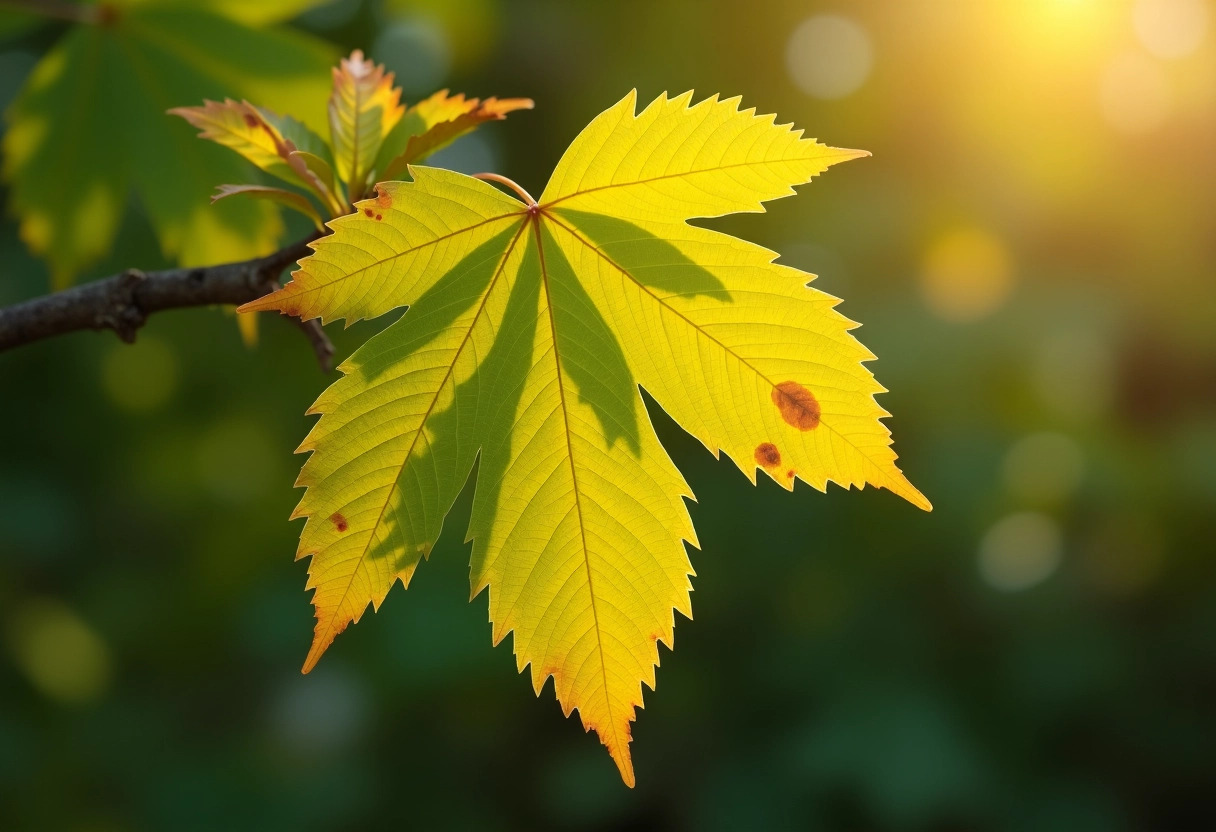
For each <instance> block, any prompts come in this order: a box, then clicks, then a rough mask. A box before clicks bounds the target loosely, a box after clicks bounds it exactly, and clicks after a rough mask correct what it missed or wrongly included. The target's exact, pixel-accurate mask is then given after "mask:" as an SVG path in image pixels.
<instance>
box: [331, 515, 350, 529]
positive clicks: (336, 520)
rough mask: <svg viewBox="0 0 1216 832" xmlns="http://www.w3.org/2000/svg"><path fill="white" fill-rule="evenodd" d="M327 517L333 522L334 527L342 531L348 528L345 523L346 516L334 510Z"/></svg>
mask: <svg viewBox="0 0 1216 832" xmlns="http://www.w3.org/2000/svg"><path fill="white" fill-rule="evenodd" d="M329 519H330V521H331V522H332V523H333V524H334V527H335V528H336V529H337V530H338V531H340V532H344V531H346V529H347V528H348V526H347V525H346V518H345V517H343V516H342V515H341V514H339V513H338V512H336V511H335V512H334V513H333V514H332V515H331V516H330V518H329Z"/></svg>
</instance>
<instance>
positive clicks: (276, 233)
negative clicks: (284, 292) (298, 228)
mask: <svg viewBox="0 0 1216 832" xmlns="http://www.w3.org/2000/svg"><path fill="white" fill-rule="evenodd" d="M307 5H312V4H310V3H306V2H302V1H301V0H283V1H282V2H272V3H266V4H248V3H245V4H240V3H234V2H231V0H212V2H205V3H185V2H181V0H123V2H116V3H115V2H110V3H103V4H99V5H97V6H81V7H80V8H82V9H85V10H86V11H82V12H81V14H82V15H84V16H86V17H87V18H89V19H86V20H85V21H84V22H81V23H79V24H77V25H73V26H71V27H69V29H68V30H67V31H66V32H64V33H63V35H62V37H60V38H59V39H58V40H57V42H56V43H55V45H54V46H53V47H52V48H51V49H50V50H49V51H48V52H47V54H46V55H45V56H43V57H42V58H41V60H40V61H39V62H38V64H37V65H36V66H35V68H34V69H33V70H32V72H31V73H30V76H29V79H28V80H27V81H26V83H25V86H24V88H23V89H22V91H21V94H20V96H19V97H18V98H17V100H16V101H15V102H14V103H13V105H12V106H11V107H10V108H9V110H8V111H7V114H6V115H7V128H8V129H7V131H6V132H5V135H4V177H5V179H6V180H7V181H8V182H9V183H10V184H11V188H12V190H11V192H10V199H9V207H10V210H12V212H13V213H15V214H16V215H17V216H18V217H19V218H20V221H21V224H20V229H21V237H22V239H23V240H24V241H25V242H26V244H27V245H29V247H30V248H31V249H32V250H34V251H35V252H37V253H39V254H40V255H42V256H43V257H45V258H46V259H47V260H48V262H49V263H50V264H51V274H52V278H53V280H54V283H55V285H57V286H61V287H62V286H65V285H67V284H69V283H71V282H72V281H73V279H74V278H75V277H76V275H77V274H78V273H79V272H80V271H81V270H82V269H85V268H87V267H88V266H90V265H93V264H94V263H95V262H96V261H97V260H98V259H99V258H101V257H103V256H104V255H105V254H106V253H107V252H108V251H109V250H110V248H111V246H112V244H113V241H114V237H115V235H116V233H117V231H118V227H119V224H120V223H121V222H122V219H123V216H124V213H125V209H126V207H127V201H128V197H129V195H130V192H131V191H132V190H133V191H134V192H135V193H136V194H137V195H138V197H139V200H140V202H141V205H142V207H143V208H144V209H146V211H147V216H148V218H149V220H150V221H151V223H152V226H153V227H154V228H155V229H156V233H157V237H158V238H159V240H160V245H161V250H162V251H163V252H164V253H165V255H167V256H169V257H171V258H176V259H177V260H178V261H180V262H181V263H182V264H183V265H188V266H193V265H205V264H208V263H213V262H217V261H224V260H239V259H244V258H247V257H253V256H256V255H261V254H268V253H269V252H271V251H273V250H274V249H275V248H276V247H277V245H278V243H279V238H280V236H281V234H282V232H283V226H282V223H281V222H280V220H279V217H278V213H277V212H276V211H275V210H274V209H273V208H272V207H271V206H269V205H263V204H259V203H254V202H245V201H240V200H236V201H229V202H226V203H225V204H224V205H221V206H218V207H216V208H212V207H211V206H209V205H208V203H207V200H206V196H208V195H209V194H210V193H211V191H212V190H213V189H214V188H215V186H216V185H217V184H219V183H221V182H229V181H233V180H237V181H239V180H240V179H241V178H242V177H245V176H247V175H248V174H247V171H246V169H247V167H248V166H247V165H243V164H241V163H239V162H237V161H236V160H234V159H231V158H229V157H228V156H227V155H226V154H225V153H224V152H223V151H221V150H219V149H218V148H210V147H207V148H200V147H199V146H198V142H197V141H195V139H194V136H193V134H192V133H191V131H190V130H189V129H187V128H185V127H184V125H181V124H177V123H174V122H173V120H170V119H166V118H165V111H166V110H168V109H169V108H171V107H174V106H180V105H182V104H192V103H194V102H196V101H199V100H201V99H202V98H213V99H222V98H224V97H226V96H234V97H237V98H242V97H248V98H253V99H254V100H271V101H274V102H275V106H277V107H280V108H282V109H284V110H287V111H290V112H293V113H296V114H298V115H299V117H300V118H302V119H304V120H305V121H306V122H307V123H309V124H313V125H318V126H320V125H324V123H325V117H324V113H325V111H324V100H325V95H326V93H327V91H328V87H329V85H328V83H327V79H326V70H327V69H328V67H329V64H330V63H332V61H333V59H334V57H335V55H334V51H333V49H332V48H331V47H329V46H327V45H326V44H325V43H324V42H322V41H320V40H319V39H316V38H313V37H310V36H307V35H305V34H302V33H299V32H294V31H289V30H285V29H266V30H260V31H259V30H254V29H251V28H248V27H247V26H246V25H244V21H249V22H259V23H265V22H267V21H269V20H274V19H276V18H281V17H290V16H292V14H293V13H295V12H298V11H299V10H300V8H301V7H303V6H307ZM251 9H256V12H254V13H250V10H251ZM225 14H232V15H233V17H226V16H224V15H225Z"/></svg>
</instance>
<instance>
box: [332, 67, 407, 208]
mask: <svg viewBox="0 0 1216 832" xmlns="http://www.w3.org/2000/svg"><path fill="white" fill-rule="evenodd" d="M333 76H334V89H333V94H332V95H331V96H330V99H329V130H330V139H331V140H332V142H333V149H334V157H335V159H336V161H337V169H338V176H339V177H341V178H342V180H343V181H344V182H345V183H346V184H347V188H348V191H349V193H350V196H351V198H352V199H358V198H359V197H360V196H362V195H363V192H364V189H365V187H366V183H365V180H366V178H367V174H368V173H369V172H370V171H371V169H372V166H373V164H375V161H376V154H377V153H379V151H380V144H381V142H383V141H384V138H385V136H387V135H388V134H389V133H390V132H391V131H392V129H393V127H394V125H396V124H397V122H398V121H399V120H400V119H401V116H402V115H403V114H404V113H405V108H404V107H402V106H401V103H400V99H401V90H400V89H398V88H396V87H394V86H393V74H392V73H391V72H388V73H386V72H385V71H384V67H383V66H381V65H379V64H376V63H373V62H372V61H368V60H365V59H364V57H363V53H362V52H361V51H359V50H358V49H356V50H355V51H354V52H352V53H351V54H350V57H349V58H343V59H342V61H341V63H340V64H339V65H338V66H337V67H335V68H334V70H333Z"/></svg>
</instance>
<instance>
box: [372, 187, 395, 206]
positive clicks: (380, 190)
mask: <svg viewBox="0 0 1216 832" xmlns="http://www.w3.org/2000/svg"><path fill="white" fill-rule="evenodd" d="M376 204H377V205H379V206H380V207H381V208H391V207H392V205H393V197H392V194H390V193H389V192H388V189H387V188H385V187H384V186H383V185H377V186H376Z"/></svg>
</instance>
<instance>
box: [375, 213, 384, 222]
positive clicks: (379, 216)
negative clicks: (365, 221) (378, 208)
mask: <svg viewBox="0 0 1216 832" xmlns="http://www.w3.org/2000/svg"><path fill="white" fill-rule="evenodd" d="M376 219H377V221H378V220H382V219H384V215H383V214H376Z"/></svg>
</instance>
